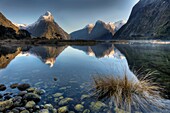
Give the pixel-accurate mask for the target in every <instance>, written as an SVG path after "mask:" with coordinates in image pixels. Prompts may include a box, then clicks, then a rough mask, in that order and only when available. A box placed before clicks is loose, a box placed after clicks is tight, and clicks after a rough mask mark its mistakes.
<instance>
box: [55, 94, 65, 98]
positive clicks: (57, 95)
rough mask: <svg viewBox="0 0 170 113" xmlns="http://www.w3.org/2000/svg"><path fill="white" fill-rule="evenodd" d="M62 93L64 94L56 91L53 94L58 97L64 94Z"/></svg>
mask: <svg viewBox="0 0 170 113" xmlns="http://www.w3.org/2000/svg"><path fill="white" fill-rule="evenodd" d="M62 95H63V93H55V94H54V95H53V97H55V98H57V97H60V96H62Z"/></svg>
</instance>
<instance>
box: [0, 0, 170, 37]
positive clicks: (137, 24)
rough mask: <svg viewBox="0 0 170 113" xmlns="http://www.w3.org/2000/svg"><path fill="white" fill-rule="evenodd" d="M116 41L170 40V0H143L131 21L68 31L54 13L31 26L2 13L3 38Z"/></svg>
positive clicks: (41, 17)
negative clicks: (56, 19) (17, 22)
mask: <svg viewBox="0 0 170 113" xmlns="http://www.w3.org/2000/svg"><path fill="white" fill-rule="evenodd" d="M30 35H31V36H32V37H34V38H36V37H45V38H47V39H62V40H67V39H70V38H71V39H73V40H74V39H76V40H112V39H118V40H119V39H120V40H122V39H127V40H135V39H137V40H139V39H146V40H147V39H164V40H167V39H170V0H140V1H139V2H138V3H137V4H136V5H135V6H134V7H133V9H132V12H131V15H130V17H129V19H128V21H127V23H126V22H125V21H119V22H115V23H111V22H110V23H105V22H103V21H101V20H99V21H97V22H96V23H95V24H89V25H87V26H86V27H84V28H83V29H80V30H78V31H74V32H72V33H71V34H70V35H69V34H68V33H66V32H65V31H64V30H63V29H62V28H61V27H60V26H59V25H58V24H57V23H56V22H55V21H54V17H53V16H52V14H51V13H50V12H48V11H47V12H46V13H45V14H44V15H42V16H40V18H39V19H38V20H37V21H36V22H35V23H33V24H31V25H25V24H13V23H12V22H11V21H10V20H8V19H7V18H6V17H5V16H4V15H3V14H2V13H0V39H6V38H15V39H21V38H30Z"/></svg>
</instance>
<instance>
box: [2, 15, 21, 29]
mask: <svg viewBox="0 0 170 113" xmlns="http://www.w3.org/2000/svg"><path fill="white" fill-rule="evenodd" d="M0 25H2V26H4V27H7V28H12V29H14V30H15V31H16V32H18V30H19V28H18V27H17V26H15V25H14V24H13V23H12V22H11V21H10V20H8V19H7V18H6V17H5V16H4V15H3V14H2V13H1V12H0Z"/></svg>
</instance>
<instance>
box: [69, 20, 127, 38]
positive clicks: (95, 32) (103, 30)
mask: <svg viewBox="0 0 170 113" xmlns="http://www.w3.org/2000/svg"><path fill="white" fill-rule="evenodd" d="M124 24H125V21H119V22H115V23H111V22H109V23H105V22H103V21H101V20H98V21H97V22H96V23H95V25H94V24H89V25H87V26H86V27H85V28H83V29H80V30H78V31H75V32H72V33H71V34H70V35H71V37H72V39H82V40H107V39H112V37H113V35H114V34H115V32H116V31H117V30H118V29H119V28H120V27H122V25H124Z"/></svg>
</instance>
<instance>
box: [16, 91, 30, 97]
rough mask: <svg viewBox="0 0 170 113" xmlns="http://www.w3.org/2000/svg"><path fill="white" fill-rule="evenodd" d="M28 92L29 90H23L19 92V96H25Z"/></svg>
mask: <svg viewBox="0 0 170 113" xmlns="http://www.w3.org/2000/svg"><path fill="white" fill-rule="evenodd" d="M27 93H28V92H27V91H21V92H19V93H18V96H24V95H25V94H27Z"/></svg>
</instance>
